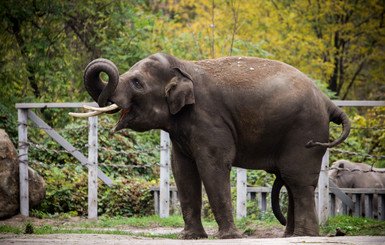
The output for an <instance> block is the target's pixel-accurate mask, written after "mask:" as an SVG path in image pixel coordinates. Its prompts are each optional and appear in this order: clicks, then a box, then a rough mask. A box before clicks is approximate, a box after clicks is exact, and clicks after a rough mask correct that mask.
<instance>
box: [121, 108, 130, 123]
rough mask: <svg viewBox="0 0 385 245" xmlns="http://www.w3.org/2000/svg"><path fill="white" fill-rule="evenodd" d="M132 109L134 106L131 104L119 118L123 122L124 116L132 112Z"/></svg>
mask: <svg viewBox="0 0 385 245" xmlns="http://www.w3.org/2000/svg"><path fill="white" fill-rule="evenodd" d="M131 109H132V106H129V107H128V108H126V109H123V110H122V115H121V116H120V118H119V122H121V121H122V120H123V118H124V117H125V116H126V115H127V114H128V113H130V111H131Z"/></svg>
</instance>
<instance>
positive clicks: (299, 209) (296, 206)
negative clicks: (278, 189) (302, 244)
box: [284, 183, 319, 236]
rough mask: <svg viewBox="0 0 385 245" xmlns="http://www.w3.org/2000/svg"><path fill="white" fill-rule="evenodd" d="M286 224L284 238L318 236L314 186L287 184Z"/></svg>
mask: <svg viewBox="0 0 385 245" xmlns="http://www.w3.org/2000/svg"><path fill="white" fill-rule="evenodd" d="M287 185H288V187H287V189H288V192H289V209H288V217H287V220H288V223H287V226H286V230H285V234H284V236H318V235H319V226H318V218H317V213H316V208H315V201H314V191H315V187H314V186H300V185H296V184H290V183H289V184H287Z"/></svg>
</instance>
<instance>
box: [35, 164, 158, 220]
mask: <svg viewBox="0 0 385 245" xmlns="http://www.w3.org/2000/svg"><path fill="white" fill-rule="evenodd" d="M40 170H42V169H40ZM41 172H42V175H43V178H44V179H45V181H46V184H47V191H46V197H45V199H44V200H43V202H42V204H41V205H40V207H39V208H37V209H36V210H34V211H33V212H32V213H31V214H32V215H34V216H36V217H39V218H46V217H59V218H63V219H64V218H68V217H72V216H77V215H81V216H84V215H87V208H88V201H87V196H88V176H87V172H86V171H85V169H83V167H75V168H73V167H64V168H58V167H53V168H49V169H44V171H41ZM115 183H116V185H114V186H113V187H112V188H109V187H108V186H106V185H103V184H102V183H101V181H99V185H98V214H99V215H107V216H125V217H131V216H134V215H140V216H143V215H148V214H151V213H152V212H153V209H154V208H153V197H152V195H151V191H150V189H149V187H150V186H149V184H148V183H147V182H145V181H144V180H141V179H138V178H120V179H115Z"/></svg>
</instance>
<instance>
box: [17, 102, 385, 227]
mask: <svg viewBox="0 0 385 245" xmlns="http://www.w3.org/2000/svg"><path fill="white" fill-rule="evenodd" d="M334 103H335V104H336V105H337V106H385V102H383V101H334ZM85 104H87V105H92V106H96V103H30V104H28V103H23V104H16V108H17V109H18V116H19V119H18V121H19V160H20V212H21V214H23V215H25V216H28V215H29V207H28V200H29V197H28V163H29V161H28V147H29V144H28V136H27V126H28V123H27V119H28V118H29V119H30V120H31V121H33V122H34V123H35V124H36V125H37V126H38V128H41V129H42V130H44V131H45V132H46V133H47V134H48V135H50V136H51V137H52V138H53V139H55V140H56V141H57V142H58V143H59V144H60V145H62V146H63V147H64V148H65V149H66V150H67V151H68V152H69V153H71V154H72V155H73V156H74V157H75V158H77V159H78V160H79V161H80V162H81V164H82V165H84V166H87V167H88V169H89V181H88V184H89V192H88V203H89V205H88V209H89V211H88V214H89V216H88V217H89V218H91V219H95V218H97V177H99V178H100V179H101V180H102V181H103V182H104V183H106V184H107V185H108V186H111V185H112V184H113V181H112V180H111V179H110V178H109V177H108V176H106V175H105V174H104V173H103V172H102V171H101V170H99V169H98V168H97V165H98V163H97V152H98V145H97V142H98V140H97V137H98V134H97V128H98V126H97V117H91V118H89V143H88V145H89V156H88V159H87V158H86V157H85V156H84V155H82V154H81V153H80V152H79V151H78V149H76V148H74V147H73V146H72V145H70V144H69V143H68V142H67V141H66V140H65V139H64V138H63V137H61V136H60V135H59V134H58V133H57V132H55V130H54V129H52V128H51V127H50V126H49V125H48V124H46V123H45V122H44V121H43V120H41V119H40V118H39V117H38V116H37V115H36V114H35V113H34V112H33V111H31V110H30V109H35V108H81V107H83V105H85ZM160 150H161V154H160V179H161V180H160V187H159V192H158V191H157V190H156V189H154V192H155V197H157V195H159V196H158V197H159V201H158V203H159V205H158V204H156V203H155V204H156V208H157V207H158V210H159V215H160V216H161V217H167V216H168V215H169V207H170V186H169V182H170V181H169V176H170V172H169V171H170V170H169V169H170V140H169V136H168V134H167V133H166V132H163V131H162V132H161V148H160ZM332 150H334V149H332ZM328 166H329V150H328V151H327V152H326V154H325V156H324V158H323V164H322V169H321V174H320V179H319V184H318V186H319V187H320V188H319V194H318V196H319V198H318V202H317V207H318V214H319V218H320V221H321V222H323V221H324V220H326V218H327V217H328V215H329V213H331V211H330V210H333V206H331V207H330V206H329V203H330V201H329V181H328V173H327V171H328ZM246 180H247V171H246V170H245V169H240V168H238V169H237V211H236V212H237V218H242V217H245V216H246V200H247V198H246V197H247V193H249V195H251V194H250V193H252V192H251V191H250V190H251V189H250V188H249V191H248V188H247V182H246ZM331 190H332V191H333V188H332V189H331ZM373 191H374V192H377V193H379V194H380V196H381V198H379V202H380V207H379V210H380V211H381V212H382V213H381V215H382V216H381V217H383V215H384V214H385V211H384V206H385V205H384V203H385V202H384V199H383V195H381V193H382V192H381V191H380V190H373ZM158 193H159V194H158ZM171 193H173V192H172V190H171ZM174 193H176V192H174ZM258 193H260V194H258V195H260V196H261V197H262V199H261V201H260V203H265V204H264V206H266V200H265V199H264V198H263V197H266V196H267V192H266V191H265V192H264V191H261V192H258ZM356 196H357V195H356ZM367 196H368V198H366V199H367V202H368V203H371V202H372V200H373V199H372V196H373V195H372V194H370V193H369V194H368V195H367ZM173 197H174V198H173V199H175V198H176V197H177V195H176V194H173ZM332 198H333V196H332ZM157 200H158V198H155V201H157ZM173 203H174V202H173ZM262 206H263V205H262ZM350 206H351V205H350ZM343 207H344V208H343V210H345V209H346V208H345V206H343Z"/></svg>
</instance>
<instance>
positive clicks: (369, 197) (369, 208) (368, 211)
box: [365, 194, 373, 219]
mask: <svg viewBox="0 0 385 245" xmlns="http://www.w3.org/2000/svg"><path fill="white" fill-rule="evenodd" d="M365 218H368V219H373V194H365Z"/></svg>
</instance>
